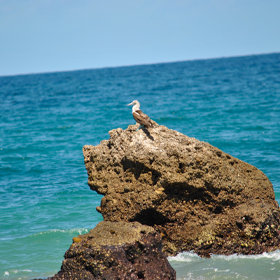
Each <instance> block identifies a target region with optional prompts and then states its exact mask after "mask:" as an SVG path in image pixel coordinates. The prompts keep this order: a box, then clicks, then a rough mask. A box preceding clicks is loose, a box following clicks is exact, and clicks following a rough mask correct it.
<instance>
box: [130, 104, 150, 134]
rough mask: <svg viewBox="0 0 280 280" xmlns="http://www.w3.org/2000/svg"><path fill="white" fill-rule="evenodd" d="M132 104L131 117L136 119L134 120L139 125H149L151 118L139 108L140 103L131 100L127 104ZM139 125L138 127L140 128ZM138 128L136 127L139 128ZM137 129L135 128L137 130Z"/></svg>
mask: <svg viewBox="0 0 280 280" xmlns="http://www.w3.org/2000/svg"><path fill="white" fill-rule="evenodd" d="M131 105H134V106H133V107H132V115H133V118H134V119H135V120H136V122H138V123H139V124H140V125H141V126H140V127H143V126H144V127H146V128H147V127H150V126H152V122H151V119H150V118H149V116H147V115H146V114H144V113H143V112H142V111H141V110H140V103H139V101H138V100H133V101H132V102H131V103H130V104H128V105H127V106H131ZM140 127H139V128H140ZM139 128H138V129H139ZM138 129H137V130H138Z"/></svg>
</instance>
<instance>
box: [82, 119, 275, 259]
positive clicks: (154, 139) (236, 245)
mask: <svg viewBox="0 0 280 280" xmlns="http://www.w3.org/2000/svg"><path fill="white" fill-rule="evenodd" d="M137 128H138V126H137V125H130V126H129V127H128V128H127V129H126V130H122V129H121V128H118V129H114V130H111V131H110V132H109V134H110V139H109V140H104V141H102V142H101V143H100V145H97V146H90V145H87V146H84V148H83V153H84V159H85V165H86V169H87V172H88V184H89V186H90V188H91V189H92V190H94V191H96V192H97V193H99V194H103V195H104V197H103V198H102V200H101V205H100V207H97V210H98V211H99V212H100V213H102V215H103V218H104V220H105V221H127V222H133V221H138V222H140V223H142V224H145V225H149V226H152V227H154V228H155V229H156V230H157V231H158V232H160V233H161V235H162V236H163V244H164V248H163V250H164V252H165V254H166V255H174V254H176V253H178V252H181V251H185V250H194V251H195V252H197V253H198V254H200V255H203V256H209V254H210V253H215V254H232V253H243V254H256V253H262V252H264V251H271V250H275V249H277V248H279V233H280V225H279V221H280V215H279V206H278V204H277V202H276V201H275V196H274V192H273V186H272V184H271V183H270V181H269V179H268V178H267V177H266V176H265V175H264V174H263V172H262V171H260V170H258V169H257V168H256V167H254V166H252V165H250V164H248V163H245V162H243V161H241V160H238V159H237V158H234V157H232V156H231V155H229V154H226V153H224V152H222V151H221V150H219V149H218V148H215V147H213V146H211V145H210V144H208V143H205V142H201V141H198V140H196V139H194V138H190V137H188V136H185V135H183V134H181V133H179V132H177V131H174V130H171V129H168V128H167V127H165V126H160V125H158V124H156V123H155V122H153V128H149V129H148V130H147V129H140V130H138V131H136V129H137ZM237 148H238V147H237Z"/></svg>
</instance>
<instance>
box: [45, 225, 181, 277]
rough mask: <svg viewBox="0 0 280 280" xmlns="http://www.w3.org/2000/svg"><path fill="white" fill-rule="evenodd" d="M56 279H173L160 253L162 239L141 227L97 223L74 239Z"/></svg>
mask: <svg viewBox="0 0 280 280" xmlns="http://www.w3.org/2000/svg"><path fill="white" fill-rule="evenodd" d="M64 257H65V260H64V261H63V263H62V266H61V270H60V271H59V272H58V273H57V274H56V275H55V276H53V277H51V278H48V279H50V280H58V279H67V280H71V279H73V280H74V279H79V280H80V279H92V280H93V279H100V280H101V279H104V280H105V279H106V280H117V279H119V280H125V279H127V280H128V279H135V280H136V279H148V280H150V279H163V280H164V279H166V280H167V279H170V280H172V279H173V280H175V279H176V272H175V270H174V269H173V268H172V267H171V266H170V264H169V263H168V261H167V258H166V257H164V255H163V253H162V251H161V235H160V234H159V233H157V232H156V231H155V230H154V229H153V228H152V227H149V226H144V225H141V224H140V223H137V222H134V223H125V222H116V223H113V222H100V223H99V224H98V225H97V226H96V227H95V228H94V229H92V230H91V231H90V232H89V233H87V234H84V235H79V236H78V237H74V238H73V244H72V245H71V246H70V248H69V250H68V251H66V253H65V255H64Z"/></svg>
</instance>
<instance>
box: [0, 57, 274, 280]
mask: <svg viewBox="0 0 280 280" xmlns="http://www.w3.org/2000/svg"><path fill="white" fill-rule="evenodd" d="M134 99H137V100H139V101H140V103H141V109H142V110H143V112H145V113H146V114H148V115H149V116H150V117H151V118H152V119H153V120H154V121H156V122H157V123H159V124H161V125H165V126H167V127H169V128H171V129H175V130H177V131H179V132H182V133H184V134H186V135H188V136H190V137H195V138H197V139H199V140H201V141H205V142H209V143H210V144H212V145H214V146H216V147H218V148H219V149H221V150H223V151H224V152H226V153H229V154H231V155H232V156H234V157H237V158H239V159H241V160H243V161H246V162H248V163H250V164H252V165H254V166H256V167H257V168H259V169H261V170H262V171H263V172H264V173H265V174H266V175H267V176H268V178H269V179H270V181H271V182H272V184H273V186H274V191H275V194H276V199H277V201H278V202H279V203H280V53H278V54H269V55H255V56H244V57H234V58H220V59H209V60H196V61H186V62H176V63H162V64H154V65H140V66H130V67H118V68H106V69H105V68H104V69H93V70H81V71H72V72H58V73H48V74H33V75H19V76H9V77H0V110H1V116H0V279H31V278H35V277H48V276H52V275H54V274H55V273H56V272H57V271H59V269H60V266H61V263H62V260H63V255H64V253H65V251H66V250H67V249H68V248H69V246H70V245H71V243H72V237H74V236H77V235H78V234H82V233H86V232H88V231H89V230H90V229H92V228H94V227H95V226H96V224H97V223H98V222H99V221H101V220H102V216H101V214H99V213H98V212H96V210H95V207H96V206H99V205H100V200H101V198H102V196H101V195H98V194H97V193H95V192H93V191H91V190H90V189H89V187H88V185H87V172H86V170H85V167H84V161H83V154H82V147H83V146H84V145H89V144H92V145H97V144H99V142H100V141H101V140H104V139H108V138H109V134H108V131H109V130H111V129H115V128H118V127H121V128H123V129H125V128H126V127H127V126H128V125H130V124H135V121H134V119H133V117H132V114H131V107H127V106H126V105H127V104H128V103H130V102H132V100H134ZM170 262H171V264H172V266H173V267H174V268H175V270H176V271H177V278H178V279H252V280H257V279H280V250H279V251H278V250H277V251H275V252H272V253H264V254H262V255H255V256H243V255H239V256H237V255H232V256H227V257H226V256H221V255H214V256H212V258H211V259H204V258H200V257H198V256H197V255H196V254H194V253H192V252H185V253H182V254H179V255H178V256H176V257H173V258H170Z"/></svg>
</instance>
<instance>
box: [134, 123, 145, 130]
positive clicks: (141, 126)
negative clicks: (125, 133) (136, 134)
mask: <svg viewBox="0 0 280 280" xmlns="http://www.w3.org/2000/svg"><path fill="white" fill-rule="evenodd" d="M140 128H144V126H143V125H142V124H141V125H140V126H139V127H138V128H137V129H136V131H137V130H139V129H140Z"/></svg>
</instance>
